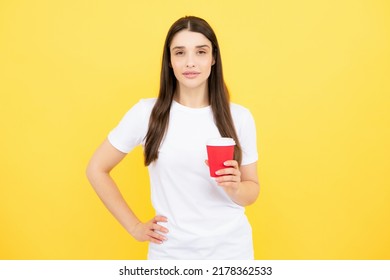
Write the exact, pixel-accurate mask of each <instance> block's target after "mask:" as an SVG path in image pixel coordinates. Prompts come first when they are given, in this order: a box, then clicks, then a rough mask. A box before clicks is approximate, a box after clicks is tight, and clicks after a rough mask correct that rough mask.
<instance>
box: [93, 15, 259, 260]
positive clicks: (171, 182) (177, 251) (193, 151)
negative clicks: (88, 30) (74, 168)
mask: <svg viewBox="0 0 390 280" xmlns="http://www.w3.org/2000/svg"><path fill="white" fill-rule="evenodd" d="M221 136H223V137H231V138H233V139H234V140H235V142H236V147H235V152H234V160H231V161H227V162H225V166H226V168H224V169H221V170H219V171H217V173H218V175H221V176H220V177H217V178H212V177H210V174H209V170H208V165H207V161H206V159H207V153H206V141H207V140H208V139H210V138H215V137H221ZM137 145H143V147H144V155H145V165H147V166H148V170H149V175H150V184H151V196H152V204H153V207H154V208H155V211H156V216H155V217H153V218H152V219H151V220H149V221H147V222H141V221H140V220H139V219H138V218H137V216H136V215H135V214H134V213H133V211H132V210H131V209H130V207H129V206H128V205H127V203H126V202H125V200H124V199H123V197H122V196H121V194H120V192H119V190H118V187H117V186H116V184H115V182H114V181H113V179H112V178H111V177H110V171H111V170H112V169H113V168H114V167H115V166H116V165H117V164H118V163H119V162H120V161H121V160H122V159H123V158H124V157H125V155H126V154H127V153H129V152H130V151H131V150H132V149H133V148H134V147H135V146H137ZM257 158H258V156H257V148H256V130H255V124H254V121H253V118H252V115H251V114H250V112H249V111H248V110H247V109H245V108H244V107H242V106H239V105H236V104H231V103H230V102H229V93H228V90H227V88H226V86H225V83H224V79H223V73H222V62H221V56H220V50H219V46H218V42H217V38H216V36H215V34H214V31H213V30H212V28H211V27H210V26H209V24H208V23H207V22H206V21H204V20H203V19H201V18H197V17H192V16H191V17H184V18H181V19H179V20H178V21H176V22H175V23H174V24H173V25H172V27H171V28H170V30H169V31H168V34H167V38H166V41H165V45H164V51H163V61H162V70H161V81H160V92H159V96H158V98H157V99H156V98H153V99H143V100H141V101H139V102H138V103H137V104H136V105H134V106H133V107H132V108H131V109H130V110H129V111H128V112H127V114H126V115H125V116H124V117H123V119H122V120H121V122H120V123H119V124H118V125H117V127H116V128H114V129H113V130H112V131H111V132H110V133H109V135H108V137H107V139H106V140H105V141H104V142H103V144H102V145H101V146H100V147H99V148H98V149H97V151H96V152H95V154H94V155H93V157H92V159H91V160H90V163H89V165H88V168H87V176H88V178H89V180H90V182H91V184H92V186H93V188H94V189H95V191H96V193H97V194H98V196H99V197H100V199H101V200H102V201H103V203H104V204H105V206H106V207H107V208H108V210H109V211H110V212H111V213H112V214H113V215H114V216H115V218H116V219H117V220H118V221H119V222H120V223H121V225H122V226H123V227H124V228H125V229H126V230H127V231H128V232H129V233H130V234H131V235H132V236H133V237H134V238H135V239H136V240H139V241H148V242H149V252H148V259H253V245H252V230H251V227H250V224H249V223H248V220H247V218H246V216H245V213H244V207H245V206H246V205H249V204H252V203H253V202H254V201H255V200H256V198H257V196H258V193H259V184H258V178H257ZM132 175H134V176H135V175H136V174H132Z"/></svg>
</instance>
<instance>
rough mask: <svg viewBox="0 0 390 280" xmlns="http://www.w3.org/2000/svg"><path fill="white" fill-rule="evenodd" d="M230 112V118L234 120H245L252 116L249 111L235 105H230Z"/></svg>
mask: <svg viewBox="0 0 390 280" xmlns="http://www.w3.org/2000/svg"><path fill="white" fill-rule="evenodd" d="M230 111H231V113H232V117H233V118H234V119H235V118H246V117H249V116H252V114H251V112H250V111H249V109H247V108H245V107H244V106H242V105H239V104H236V103H230Z"/></svg>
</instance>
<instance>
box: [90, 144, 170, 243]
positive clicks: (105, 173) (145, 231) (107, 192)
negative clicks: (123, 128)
mask: <svg viewBox="0 0 390 280" xmlns="http://www.w3.org/2000/svg"><path fill="white" fill-rule="evenodd" d="M125 156H126V154H125V153H122V152H120V151H119V150H117V149H116V148H114V147H113V146H112V145H111V143H110V142H109V141H108V140H105V141H104V142H103V143H102V144H101V146H100V147H99V148H98V149H97V150H96V152H95V153H94V155H93V156H92V158H91V160H90V162H89V164H88V167H87V177H88V179H89V181H90V183H91V185H92V187H93V188H94V190H95V192H96V193H97V195H98V196H99V198H100V199H101V200H102V202H103V203H104V205H105V206H106V207H107V209H108V210H109V211H110V212H111V214H112V215H113V216H114V217H115V218H116V219H117V220H118V221H119V223H120V224H121V225H122V226H123V227H124V228H125V229H126V230H127V232H129V233H130V234H131V235H132V236H133V237H134V238H135V239H137V240H138V241H150V242H153V243H158V244H161V243H162V241H164V240H165V237H164V236H163V235H161V234H159V233H157V232H156V231H160V232H161V233H163V232H164V233H166V232H167V231H168V230H167V229H166V228H164V227H162V226H160V225H158V224H157V222H166V218H165V217H162V216H156V217H154V218H153V219H151V220H150V221H148V222H146V223H142V222H141V221H140V220H139V219H138V218H137V217H136V215H135V214H134V213H133V211H132V210H131V209H130V207H129V206H128V205H127V203H126V201H125V200H124V198H123V196H122V195H121V193H120V191H119V189H118V187H117V185H116V183H115V182H114V180H113V179H112V178H111V176H110V172H111V170H112V169H113V168H114V167H115V166H116V165H117V164H118V163H119V162H120V161H121V160H122V159H123V158H124V157H125Z"/></svg>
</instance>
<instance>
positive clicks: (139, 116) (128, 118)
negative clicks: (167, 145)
mask: <svg viewBox="0 0 390 280" xmlns="http://www.w3.org/2000/svg"><path fill="white" fill-rule="evenodd" d="M153 105H154V100H153V99H146V100H140V101H139V102H138V103H137V104H135V105H134V106H133V107H132V108H131V109H130V110H129V111H128V112H127V113H126V114H125V115H124V117H123V118H122V119H121V121H120V122H119V124H118V125H117V126H116V127H115V128H114V129H113V130H111V131H110V133H109V134H108V137H107V138H108V141H109V142H110V143H111V145H113V146H114V147H115V148H116V149H118V150H119V151H121V152H123V153H129V152H130V151H131V150H132V149H134V148H135V147H136V146H138V145H140V144H142V142H143V140H144V138H145V136H146V133H147V130H148V124H149V117H150V113H151V111H152V109H153Z"/></svg>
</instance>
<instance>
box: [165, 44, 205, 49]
mask: <svg viewBox="0 0 390 280" xmlns="http://www.w3.org/2000/svg"><path fill="white" fill-rule="evenodd" d="M205 47H206V48H210V46H209V45H199V46H196V47H195V48H197V49H200V48H205ZM185 48H186V47H184V46H176V47H173V48H172V50H176V49H185Z"/></svg>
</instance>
